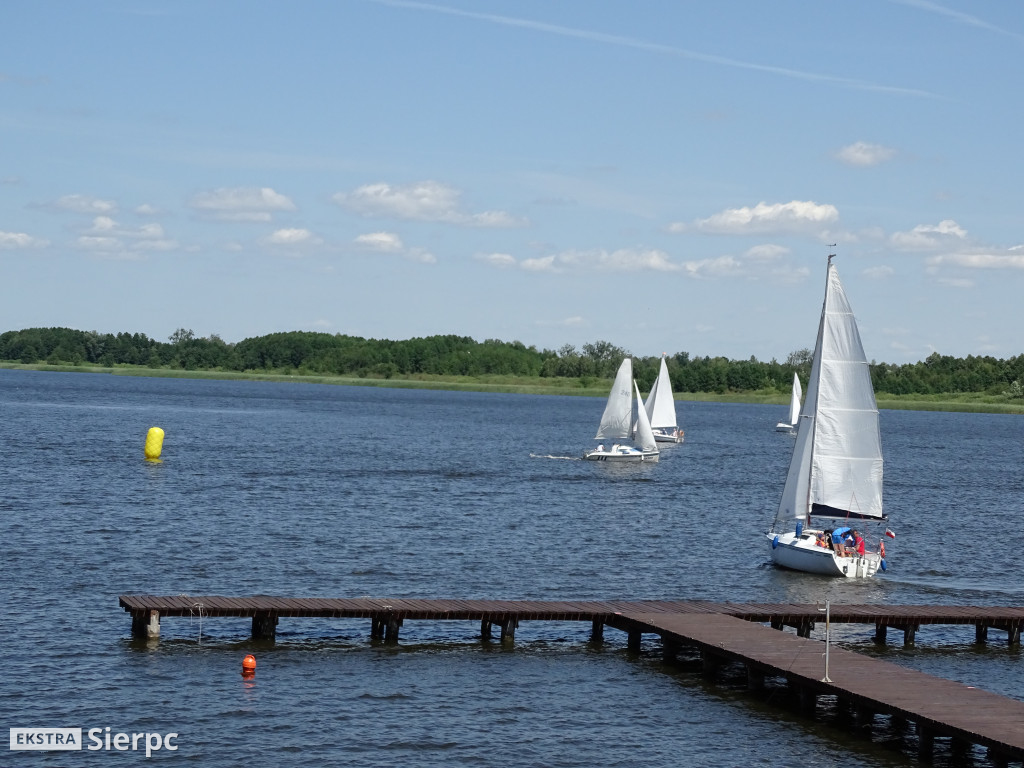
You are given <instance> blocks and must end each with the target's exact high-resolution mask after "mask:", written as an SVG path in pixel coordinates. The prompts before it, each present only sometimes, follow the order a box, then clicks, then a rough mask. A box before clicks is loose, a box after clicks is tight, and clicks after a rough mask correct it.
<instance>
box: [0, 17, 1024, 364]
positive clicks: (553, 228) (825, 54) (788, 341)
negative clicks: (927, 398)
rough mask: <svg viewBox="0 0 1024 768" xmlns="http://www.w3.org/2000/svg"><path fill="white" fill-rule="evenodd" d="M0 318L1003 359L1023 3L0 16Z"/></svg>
mask: <svg viewBox="0 0 1024 768" xmlns="http://www.w3.org/2000/svg"><path fill="white" fill-rule="evenodd" d="M0 28H2V29H3V30H4V35H3V39H4V43H3V45H2V46H0V268H2V275H3V279H2V280H0V331H4V330H14V329H20V328H28V327H36V326H65V327H71V328H77V329H80V330H96V331H100V332H104V333H106V332H110V333H117V332H121V331H128V332H140V333H145V334H147V335H149V336H151V337H153V338H156V339H159V340H166V339H167V338H168V337H169V336H170V335H171V333H173V332H174V331H175V329H177V328H188V329H192V330H193V331H194V332H195V333H196V334H197V335H200V336H209V335H211V334H217V335H218V336H220V337H221V338H223V339H224V340H225V341H228V342H237V341H241V340H242V339H244V338H247V337H251V336H259V335H264V334H268V333H274V332H278V331H293V330H309V331H323V332H328V333H346V334H353V335H359V336H365V337H370V338H388V339H405V338H411V337H414V336H427V335H433V334H448V333H453V334H459V335H465V336H471V337H473V338H475V339H477V340H481V341H482V340H484V339H489V338H495V339H501V340H504V341H513V340H518V341H521V342H523V343H524V344H527V345H534V346H536V347H538V348H548V349H558V348H560V347H561V346H563V345H564V344H572V345H574V346H577V347H579V346H581V345H582V344H584V343H586V342H592V341H598V340H602V341H609V342H611V343H613V344H615V345H618V346H621V347H623V348H625V349H626V350H628V351H629V352H631V353H633V354H635V355H644V356H646V355H659V354H661V353H663V352H667V353H670V354H672V353H675V352H680V351H687V352H689V353H690V354H691V355H723V356H725V357H729V358H733V359H745V358H749V357H750V356H755V357H757V358H758V359H760V360H770V359H771V358H773V357H774V358H777V359H780V360H782V359H785V357H786V356H787V355H788V354H789V353H790V352H792V351H794V350H798V349H803V348H809V347H812V346H813V345H814V335H815V332H816V328H817V321H818V315H819V313H820V309H821V300H822V295H823V290H824V281H825V262H826V257H827V255H828V252H829V250H830V249H829V247H828V244H830V243H835V244H836V247H835V251H836V253H837V257H836V258H837V260H836V264H837V266H838V269H839V273H840V276H841V278H842V280H843V283H844V286H845V288H846V292H847V295H848V297H849V299H850V302H851V304H852V305H853V309H854V312H855V313H856V315H857V318H858V321H859V324H860V330H861V335H862V338H863V341H864V346H865V350H866V352H867V354H868V357H869V358H871V359H874V360H877V361H880V362H881V361H885V362H894V363H902V362H913V361H917V360H922V359H924V358H925V357H927V356H928V355H929V354H931V353H932V352H935V351H938V352H940V353H941V354H946V355H954V356H958V357H962V356H966V355H992V356H995V357H1000V358H1006V357H1011V356H1014V355H1018V354H1021V353H1022V352H1024V342H1022V332H1021V322H1020V321H1021V316H1022V311H1021V295H1022V288H1024V151H1022V149H1024V147H1022V144H1024V109H1022V104H1024V99H1022V97H1021V94H1022V93H1024V82H1022V80H1024V4H1020V3H1016V2H985V3H968V2H964V1H960V2H953V0H949V1H948V2H942V3H933V2H928V1H926V0H856V1H854V0H850V1H848V2H844V1H841V0H836V2H827V3H814V2H806V1H802V2H796V0H778V2H771V3H765V2H745V1H742V0H732V1H727V2H720V3H709V2H696V1H694V2H690V1H687V0H672V1H671V2H670V1H668V0H665V1H656V0H651V1H650V2H643V3H627V2H610V1H602V0H562V1H560V2H551V1H550V0H544V2H540V1H539V0H517V1H516V2H511V0H476V1H475V2H469V1H468V0H450V1H447V0H446V1H445V2H438V3H424V2H404V1H401V0H331V1H330V2H315V1H312V2H301V3H285V2H276V1H275V2H231V1H230V0H223V1H220V2H216V3H208V2H189V1H188V0H185V1H181V0H175V2H169V1H168V2H160V1H159V0H157V1H154V2H146V3H142V2H133V1H132V0H116V1H113V2H111V1H106V0H96V1H95V2H89V3H56V2H49V1H47V0H42V1H39V2H36V1H33V2H26V1H24V0H8V1H7V2H4V3H2V4H0Z"/></svg>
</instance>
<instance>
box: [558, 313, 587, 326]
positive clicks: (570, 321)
mask: <svg viewBox="0 0 1024 768" xmlns="http://www.w3.org/2000/svg"><path fill="white" fill-rule="evenodd" d="M583 323H584V320H583V318H582V317H580V316H579V315H573V316H572V317H567V318H565V319H564V320H563V321H562V325H566V326H569V327H575V326H578V325H583Z"/></svg>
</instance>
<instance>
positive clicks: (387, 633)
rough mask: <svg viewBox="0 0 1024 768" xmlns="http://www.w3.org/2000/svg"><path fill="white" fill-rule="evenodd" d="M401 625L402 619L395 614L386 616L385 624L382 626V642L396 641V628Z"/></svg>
mask: <svg viewBox="0 0 1024 768" xmlns="http://www.w3.org/2000/svg"><path fill="white" fill-rule="evenodd" d="M401 626H402V620H401V619H400V618H398V617H397V616H388V621H387V624H386V625H385V627H384V642H385V643H397V642H398V629H399V627H401Z"/></svg>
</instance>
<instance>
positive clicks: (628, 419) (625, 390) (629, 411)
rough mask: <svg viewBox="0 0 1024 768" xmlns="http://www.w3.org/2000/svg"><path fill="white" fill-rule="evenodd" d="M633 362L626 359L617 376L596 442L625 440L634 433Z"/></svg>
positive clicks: (602, 415)
mask: <svg viewBox="0 0 1024 768" xmlns="http://www.w3.org/2000/svg"><path fill="white" fill-rule="evenodd" d="M632 383H633V360H632V359H631V358H628V357H627V358H626V359H625V360H623V361H622V365H620V366H619V372H618V373H616V374H615V382H614V383H613V384H612V391H611V392H610V393H609V394H608V403H607V404H606V405H605V407H604V413H603V414H601V425H600V426H599V427H598V428H597V435H595V437H594V439H595V440H625V439H627V438H629V437H630V436H631V435H632V432H633V390H632Z"/></svg>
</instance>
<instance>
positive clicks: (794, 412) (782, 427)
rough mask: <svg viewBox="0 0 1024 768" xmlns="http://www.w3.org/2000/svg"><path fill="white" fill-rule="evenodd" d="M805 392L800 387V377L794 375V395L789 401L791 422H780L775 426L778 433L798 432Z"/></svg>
mask: <svg viewBox="0 0 1024 768" xmlns="http://www.w3.org/2000/svg"><path fill="white" fill-rule="evenodd" d="M802 396H803V390H802V389H801V387H800V377H799V376H797V375H796V374H795V373H794V374H793V394H792V396H791V397H790V400H789V421H788V422H785V421H780V422H779V423H778V424H776V425H775V431H776V432H796V422H797V419H799V418H800V398H801V397H802Z"/></svg>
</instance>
